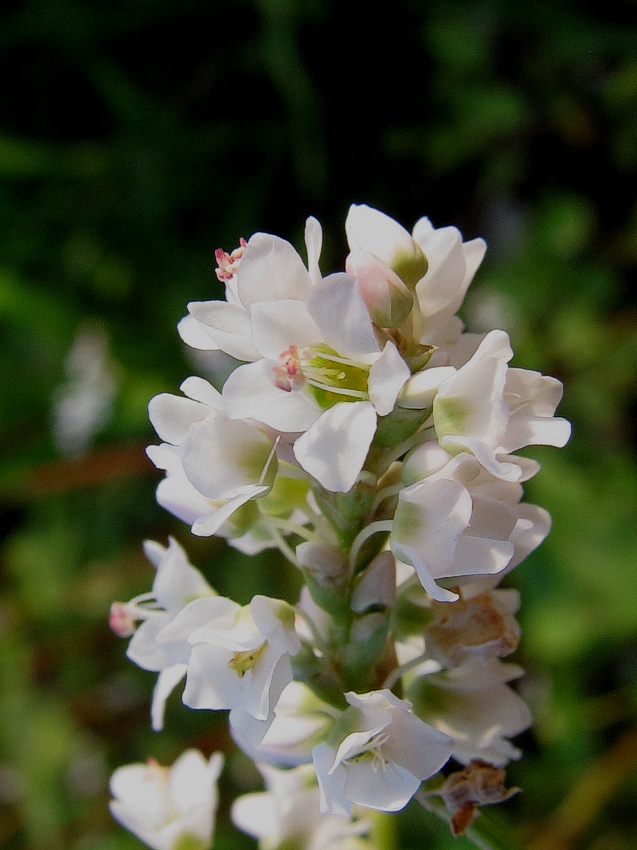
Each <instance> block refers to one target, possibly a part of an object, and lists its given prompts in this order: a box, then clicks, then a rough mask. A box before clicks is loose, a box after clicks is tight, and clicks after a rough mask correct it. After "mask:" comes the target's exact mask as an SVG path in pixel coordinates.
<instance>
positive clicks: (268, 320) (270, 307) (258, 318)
mask: <svg viewBox="0 0 637 850" xmlns="http://www.w3.org/2000/svg"><path fill="white" fill-rule="evenodd" d="M250 316H251V318H252V341H253V343H254V346H255V348H256V349H257V351H258V352H259V354H261V356H262V357H267V358H269V359H270V360H276V359H277V358H278V356H279V355H280V354H281V353H283V352H284V351H286V350H287V349H288V348H289V347H290V345H293V344H294V345H298V346H301V347H304V346H309V345H315V344H317V343H319V342H321V341H322V339H323V335H322V333H321V331H320V330H319V328H318V326H317V324H316V322H315V321H314V319H312V317H311V316H310V314H309V313H308V311H307V307H306V306H305V302H303V301H294V300H292V299H286V300H284V301H261V302H259V303H258V304H253V305H252V307H251V308H250Z"/></svg>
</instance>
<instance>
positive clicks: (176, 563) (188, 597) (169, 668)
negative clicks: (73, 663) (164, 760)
mask: <svg viewBox="0 0 637 850" xmlns="http://www.w3.org/2000/svg"><path fill="white" fill-rule="evenodd" d="M144 553H145V554H146V557H147V558H148V560H149V561H150V562H151V564H152V565H153V566H154V567H155V568H156V570H157V573H156V575H155V581H154V582H153V589H152V591H151V592H150V593H144V594H142V595H141V596H137V597H136V598H135V599H131V601H130V602H125V603H124V602H114V603H113V605H112V606H111V613H110V626H111V628H112V629H113V631H114V632H115V633H116V634H117V635H119V636H120V637H130V636H131V635H132V640H131V641H130V643H129V644H128V649H127V651H126V655H127V656H128V658H130V660H131V661H133V662H134V663H135V664H137V665H138V666H139V667H141V668H143V669H144V670H151V671H153V672H157V673H159V678H158V679H157V684H156V685H155V690H154V692H153V701H152V708H151V718H152V726H153V729H155V730H156V731H158V730H160V729H162V727H163V724H164V708H165V704H166V700H167V698H168V696H169V695H170V693H171V692H172V690H173V688H174V687H175V686H176V685H177V684H178V683H179V682H180V681H181V679H183V677H184V676H185V675H186V666H185V664H182V663H179V662H175V659H174V658H173V657H172V656H171V655H169V654H167V653H166V652H165V651H164V649H163V647H162V646H161V645H160V644H158V642H157V636H158V634H159V633H160V631H161V630H162V629H163V628H165V627H166V626H167V625H168V624H169V623H171V622H172V620H173V619H174V618H175V617H176V616H177V614H178V613H179V612H180V611H181V610H182V609H183V608H184V607H185V606H186V605H187V604H188V603H189V602H191V601H192V600H193V599H197V598H202V597H214V596H215V595H216V594H215V591H214V590H213V589H212V588H211V587H210V585H209V584H208V582H207V581H206V580H205V578H204V577H203V576H202V575H201V573H200V572H199V570H197V569H196V568H195V567H193V566H192V564H191V563H190V562H189V560H188V557H187V555H186V553H185V552H184V550H183V549H182V548H181V546H180V545H179V543H177V541H176V540H174V539H173V538H172V537H170V538H169V543H168V548H165V547H164V546H162V545H161V544H159V543H156V542H155V541H153V540H147V541H146V542H145V543H144ZM138 622H140V625H139V626H138V627H137V623H138Z"/></svg>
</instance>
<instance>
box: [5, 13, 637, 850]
mask: <svg viewBox="0 0 637 850" xmlns="http://www.w3.org/2000/svg"><path fill="white" fill-rule="evenodd" d="M3 9H4V11H3V12H2V13H0V80H1V81H2V87H1V92H2V94H1V95H0V453H1V457H2V466H1V467H0V511H1V512H2V519H3V522H2V535H3V536H2V542H1V543H0V547H1V548H0V571H1V576H2V582H3V583H2V588H3V589H2V596H1V599H0V640H1V645H0V803H2V809H1V811H0V844H2V845H3V846H6V848H7V850H17V848H33V850H40V848H42V850H44V848H47V850H61V849H62V848H74V850H75V848H77V850H129V848H134V847H136V846H139V844H138V842H136V840H135V839H133V838H132V837H130V836H129V835H127V834H125V833H124V832H123V830H121V829H119V828H118V827H117V826H116V825H115V824H114V823H113V822H112V821H111V819H110V816H109V814H108V811H107V807H106V804H107V800H108V790H107V783H108V776H109V774H110V772H111V771H112V770H113V769H114V768H115V767H116V766H118V765H119V764H122V763H126V762H131V761H139V760H144V759H145V758H146V756H147V755H154V756H156V757H157V758H159V760H160V761H164V762H172V761H173V760H174V758H175V757H176V755H177V754H178V753H179V752H180V751H181V750H182V749H184V748H185V747H186V746H188V745H193V744H194V745H197V746H199V747H201V748H202V749H203V750H204V751H205V752H210V751H211V750H212V749H215V748H223V749H225V750H226V751H227V753H228V754H229V756H230V757H229V760H228V768H227V769H226V772H225V773H224V779H223V797H222V806H221V811H220V815H219V835H218V842H217V847H221V848H235V847H249V846H252V845H251V843H250V842H249V840H248V839H244V838H241V837H237V835H236V833H235V832H234V831H233V830H232V827H231V826H230V825H229V823H228V806H229V802H230V801H231V799H232V797H233V796H235V795H236V794H238V793H242V792H243V791H245V790H253V789H255V788H257V787H258V779H257V777H256V776H255V775H254V773H253V771H252V769H251V768H250V765H249V764H248V763H247V761H246V760H244V759H242V758H241V757H239V756H236V755H234V756H233V755H231V753H232V749H231V746H230V745H229V742H228V738H227V732H226V726H225V721H224V718H218V717H216V716H215V715H212V714H209V713H205V712H203V713H198V712H191V711H187V710H186V709H184V708H183V707H182V706H181V705H180V702H179V698H178V697H177V696H176V697H175V698H173V699H172V700H171V702H170V704H169V708H168V714H167V728H166V730H165V731H164V732H163V733H161V734H159V735H154V734H153V733H152V732H150V729H149V722H148V708H149V701H150V694H151V690H152V685H153V683H154V677H153V676H152V675H151V674H147V673H144V672H143V671H140V670H138V669H137V668H134V667H133V666H132V665H131V664H129V663H128V662H126V660H125V658H124V651H125V644H124V643H123V642H122V641H118V640H117V639H116V638H115V637H114V636H113V635H112V634H111V633H110V632H109V630H108V626H107V616H108V608H109V605H110V602H111V601H112V600H114V599H123V600H126V599H128V598H130V597H131V596H133V595H134V594H136V593H139V592H143V591H145V590H148V589H149V588H150V585H151V582H152V569H151V567H150V565H149V564H148V563H147V562H146V561H145V559H144V557H143V555H142V553H141V541H142V540H143V539H144V538H147V537H151V538H154V539H158V540H160V541H162V542H164V543H165V542H166V537H167V535H168V534H169V533H172V534H174V535H175V536H176V537H177V538H178V539H179V540H180V542H181V543H182V544H183V545H184V546H185V547H186V549H187V550H188V552H189V554H190V556H191V559H192V560H193V562H194V563H196V564H198V565H199V566H201V567H202V568H203V569H204V570H205V571H206V574H207V575H208V577H209V578H210V580H211V581H212V583H213V584H215V586H216V587H217V588H218V589H219V590H220V591H221V592H224V593H227V594H230V595H232V596H233V597H234V598H236V599H237V600H238V601H240V602H246V601H248V600H249V599H250V597H251V595H252V594H253V593H254V592H277V593H283V594H286V595H287V596H288V598H291V599H294V594H295V593H296V590H295V588H296V587H297V586H298V584H297V579H296V577H295V576H293V575H292V574H291V568H289V567H287V566H286V565H284V564H282V563H281V562H280V561H279V560H278V559H276V558H273V557H272V556H270V555H267V556H260V557H258V558H256V559H254V560H253V561H246V560H245V559H243V558H241V557H240V556H238V555H237V554H236V553H234V552H232V551H231V550H227V549H226V548H225V546H224V545H223V543H222V542H220V541H218V540H212V539H211V540H203V541H202V540H199V539H195V538H193V537H192V536H191V535H190V532H189V530H188V528H187V527H186V526H184V525H182V524H180V523H179V522H178V521H177V520H174V519H172V518H171V517H170V516H168V515H167V514H165V513H164V512H163V511H161V510H160V509H159V508H158V507H157V506H156V504H155V501H154V495H153V490H154V487H155V485H156V483H157V482H158V480H159V475H158V474H157V473H156V471H155V470H154V469H153V468H152V466H151V464H150V463H149V462H148V461H147V460H146V458H145V455H144V452H143V447H144V446H145V445H146V444H148V443H149V442H153V441H155V440H156V438H155V436H154V434H153V432H152V429H151V428H150V426H149V424H148V421H147V413H146V407H147V403H148V400H149V399H150V398H151V396H152V395H154V394H156V393H157V392H161V391H170V392H177V391H178V386H179V383H180V382H181V381H182V380H183V379H184V378H185V377H187V375H189V374H193V373H196V372H197V371H198V366H197V364H196V363H195V362H194V361H193V360H192V359H189V356H190V355H189V354H188V353H187V352H185V350H184V346H183V345H182V344H181V343H180V340H179V338H178V335H177V333H176V330H175V325H176V323H177V321H178V320H179V319H180V318H181V316H182V315H184V313H185V312H186V303H187V302H188V301H190V300H199V299H206V298H211V297H222V294H223V293H222V288H221V286H220V285H219V284H218V282H217V281H216V278H215V275H214V265H215V264H214V250H215V248H217V247H219V246H223V247H224V248H225V249H226V250H232V248H234V247H235V246H236V245H237V244H238V239H239V237H240V236H245V237H249V236H250V235H251V233H253V232H254V231H256V230H265V231H268V232H273V233H277V234H279V235H281V236H283V237H285V238H288V239H290V240H291V241H293V242H294V243H295V244H296V245H297V246H299V247H300V248H301V247H302V232H303V227H304V222H305V218H306V217H307V216H308V215H310V214H312V215H315V216H317V217H318V218H319V219H320V220H321V222H322V224H323V226H324V230H325V243H324V244H325V247H324V250H323V255H322V257H323V258H322V269H323V272H324V273H327V272H329V271H331V270H334V269H336V268H338V267H342V265H343V262H344V258H345V256H346V253H347V244H346V240H345V237H344V229H343V224H344V220H345V216H346V214H347V209H348V207H349V204H350V203H352V202H356V203H368V204H370V205H372V206H377V207H379V208H380V209H383V210H384V211H385V212H387V213H389V214H390V215H392V216H394V217H395V218H397V219H398V220H400V221H401V222H402V223H403V224H404V225H405V226H407V227H409V228H411V226H412V225H413V223H414V222H415V220H416V219H417V218H418V217H420V216H421V215H428V216H429V217H430V218H431V219H432V221H433V222H434V224H435V225H436V226H443V225H447V224H455V225H457V226H458V227H460V228H461V229H462V231H463V233H464V236H465V238H466V239H469V238H474V237H476V236H484V237H485V238H486V239H487V241H488V243H489V251H488V253H487V256H486V259H485V261H484V263H483V266H482V268H481V270H480V271H479V273H478V275H477V277H476V281H475V283H474V284H473V286H472V288H471V291H470V295H469V297H468V300H467V304H466V306H465V311H464V316H465V319H466V321H467V324H468V326H469V327H470V328H471V329H474V330H486V329H489V328H491V327H504V328H505V329H506V330H508V331H509V333H510V334H511V338H512V343H513V347H514V349H515V351H516V359H515V361H514V364H515V365H518V366H524V367H526V368H531V369H539V370H542V371H544V372H547V373H549V374H553V375H557V376H558V377H559V378H560V379H561V380H563V382H564V384H565V400H564V403H563V404H562V406H561V408H560V412H561V413H562V415H565V416H568V417H569V418H570V419H571V420H572V421H573V424H574V436H573V439H572V441H571V443H570V444H569V446H568V447H567V448H566V449H565V450H563V451H561V452H558V451H557V450H555V449H550V450H539V449H538V450H536V451H534V452H533V454H534V456H536V457H538V458H539V459H540V460H541V461H542V463H543V470H542V472H541V473H540V475H539V476H538V477H537V478H536V479H535V480H534V481H532V482H530V483H529V485H528V486H527V492H528V498H529V499H530V500H532V501H535V502H537V503H538V504H541V505H544V506H546V507H547V508H548V509H549V510H550V511H551V513H552V515H553V517H554V530H553V532H552V534H551V536H550V537H549V539H548V540H547V542H546V543H545V544H544V545H543V546H542V548H541V549H540V551H539V552H537V553H535V554H534V556H533V557H532V558H530V559H529V560H528V561H527V562H525V563H524V564H523V565H521V566H520V567H519V568H518V569H517V570H516V573H515V575H514V576H512V577H511V583H512V584H513V585H514V586H516V587H519V588H520V590H521V592H522V597H523V604H522V611H521V621H522V623H523V640H522V645H521V648H520V651H519V652H518V655H517V657H516V660H518V661H519V663H520V664H522V665H523V666H524V667H525V668H526V669H527V670H528V674H527V676H526V677H525V679H523V680H522V682H521V684H520V690H521V692H522V693H523V695H524V697H525V698H526V699H527V700H528V702H529V704H530V705H531V706H532V709H533V712H534V715H535V718H536V722H535V726H534V729H533V731H532V732H529V733H525V734H524V735H523V736H522V737H521V739H520V741H519V743H520V746H521V747H522V748H523V749H524V751H525V755H524V758H523V759H522V761H521V762H520V763H517V764H515V765H513V766H512V768H511V770H510V776H511V782H512V783H515V784H518V785H520V786H522V787H523V789H524V791H523V793H522V794H521V795H518V796H517V797H516V798H514V799H512V800H511V801H510V802H509V803H507V804H506V805H505V806H504V807H502V810H501V811H499V812H497V813H496V814H495V817H496V818H499V819H501V820H503V823H504V825H505V828H506V829H507V830H508V831H509V834H510V836H511V837H510V838H509V839H507V841H508V844H506V845H505V846H506V850H511V848H512V847H513V846H514V838H513V836H516V837H517V839H518V840H519V842H520V844H521V846H524V847H528V848H530V850H562V849H563V850H567V848H568V850H579V848H585V849H586V850H625V848H632V847H637V838H635V834H636V827H637V824H636V823H635V814H634V812H635V806H634V801H635V799H636V798H637V797H636V795H637V725H636V718H637V710H636V709H637V593H636V592H635V591H636V582H635V572H636V569H637V557H636V556H637V534H636V530H635V514H636V506H637V464H636V462H635V440H636V438H637V429H636V426H635V412H636V387H637V382H636V378H637V310H636V303H635V289H634V283H635V267H636V263H637V203H636V200H637V192H636V187H637V183H636V180H635V176H636V172H637V28H636V23H637V17H636V6H635V4H634V3H633V2H628V0H624V2H621V0H608V2H605V3H603V4H598V3H595V4H593V3H591V4H588V5H587V4H584V3H580V2H566V0H562V2H552V3H548V2H534V0H527V2H524V3H512V2H509V0H501V2H497V0H472V2H459V0H455V2H454V0H428V2H422V0H411V2H410V0H394V2H392V3H387V2H383V3H380V2H365V3H362V2H358V0H354V2H349V3H346V2H343V3H338V2H336V0H303V2H301V0H297V2H294V0H245V2H239V0H219V1H217V0H213V2H207V3H205V2H189V0H182V2H179V3H168V2H164V0H127V2H121V0H110V2H96V0H94V2H89V0H33V2H30V3H6V4H4V5H3ZM74 341H75V346H76V348H75V350H76V351H77V346H78V345H80V346H82V345H83V346H84V347H83V348H81V349H80V353H79V354H76V357H75V364H76V365H75V367H73V365H72V364H70V363H69V359H68V357H69V351H70V350H71V347H72V346H73V345H74ZM78 341H79V342H78ZM100 352H101V353H100ZM91 364H93V365H91ZM91 369H93V371H91ZM91 376H92V378H91ZM91 380H92V381H93V384H92V385H93V386H95V382H97V384H98V390H97V391H96V392H95V391H94V392H93V394H92V395H91V392H90V386H91ZM100 382H101V383H100ZM87 387H88V388H89V389H87ZM100 387H101V389H100ZM73 392H75V393H78V394H79V395H77V396H71V395H70V394H72V393H73ZM69 397H76V398H82V399H85V400H86V399H87V398H88V399H89V401H87V402H86V403H87V404H88V405H89V409H90V410H93V411H94V417H93V419H92V420H91V418H90V416H89V418H88V422H89V425H87V427H86V428H85V429H84V430H82V428H81V427H80V429H79V431H77V432H72V433H71V434H70V436H69V432H68V428H67V431H64V428H63V425H64V423H65V421H66V420H65V418H64V415H63V413H61V412H60V411H61V410H63V408H62V407H61V405H62V404H63V402H64V399H65V398H69ZM91 399H92V401H91ZM96 399H97V401H96ZM100 399H101V407H100V403H99V402H100ZM89 402H90V403H89ZM91 404H92V405H93V407H91V406H90V405H91ZM96 405H97V406H96ZM76 407H77V403H76ZM96 410H97V412H96V413H95V411H96ZM91 422H93V423H94V424H93V425H92V427H91V426H90V423H91ZM67 424H68V423H67ZM78 435H79V436H78ZM431 818H432V816H430V815H426V814H425V813H424V812H422V811H421V810H419V809H418V807H417V806H416V805H415V804H414V805H412V806H411V807H410V808H409V810H408V812H407V813H406V814H405V815H403V816H401V817H400V819H399V822H400V830H401V841H402V843H401V846H402V847H404V848H414V850H416V848H421V847H427V848H431V850H441V849H442V848H451V847H454V848H459V850H460V848H463V847H466V846H468V845H467V844H466V842H465V840H464V839H458V840H456V841H454V840H453V839H452V838H451V837H450V836H449V835H448V832H446V831H445V827H444V826H443V825H438V824H437V823H433V822H432V820H431Z"/></svg>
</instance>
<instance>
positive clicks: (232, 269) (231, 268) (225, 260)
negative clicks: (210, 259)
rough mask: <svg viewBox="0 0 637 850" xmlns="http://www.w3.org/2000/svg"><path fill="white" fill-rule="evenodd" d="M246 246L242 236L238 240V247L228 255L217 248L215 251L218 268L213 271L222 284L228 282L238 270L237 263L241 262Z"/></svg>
mask: <svg viewBox="0 0 637 850" xmlns="http://www.w3.org/2000/svg"><path fill="white" fill-rule="evenodd" d="M247 245H248V243H247V242H246V240H245V239H244V238H243V236H242V237H241V239H239V247H238V248H235V249H234V251H233V252H232V253H231V254H228V253H227V252H226V251H224V250H223V248H217V250H216V251H215V260H216V261H217V266H218V268H216V269H215V272H216V274H217V277H218V279H219V280H220V281H221V282H222V283H225V282H226V281H227V280H230V278H231V277H233V276H234V275H235V274H236V273H237V271H238V269H239V261H240V260H241V257H242V256H243V252H244V251H245V249H246V247H247Z"/></svg>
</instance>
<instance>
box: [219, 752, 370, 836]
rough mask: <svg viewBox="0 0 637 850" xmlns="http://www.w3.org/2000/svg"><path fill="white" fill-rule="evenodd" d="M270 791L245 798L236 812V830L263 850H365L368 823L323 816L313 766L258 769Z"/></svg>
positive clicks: (239, 802)
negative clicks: (290, 768)
mask: <svg viewBox="0 0 637 850" xmlns="http://www.w3.org/2000/svg"><path fill="white" fill-rule="evenodd" d="M257 767H258V768H259V770H260V771H261V774H262V775H263V778H264V780H265V783H266V787H267V791H263V792H260V793H257V794H246V795H244V796H243V797H239V798H238V799H237V800H235V802H234V803H233V806H232V813H231V817H232V821H233V823H234V824H235V826H237V827H239V829H242V830H243V831H244V832H247V833H248V835H252V836H253V837H254V838H257V839H258V840H259V850H277V848H281V850H283V848H285V849H286V850H288V849H289V850H293V848H296V850H359V849H360V850H365V848H371V846H372V845H371V844H370V843H368V842H367V841H365V840H364V839H363V838H362V837H361V836H363V835H365V834H366V833H367V832H369V830H370V829H371V823H370V822H369V821H366V820H365V819H364V817H355V818H351V817H347V816H345V815H328V814H321V812H320V810H319V789H318V786H317V784H316V774H315V773H314V768H313V767H312V766H311V765H302V766H301V767H297V768H294V769H292V770H279V769H277V768H275V767H270V766H268V765H257Z"/></svg>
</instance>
